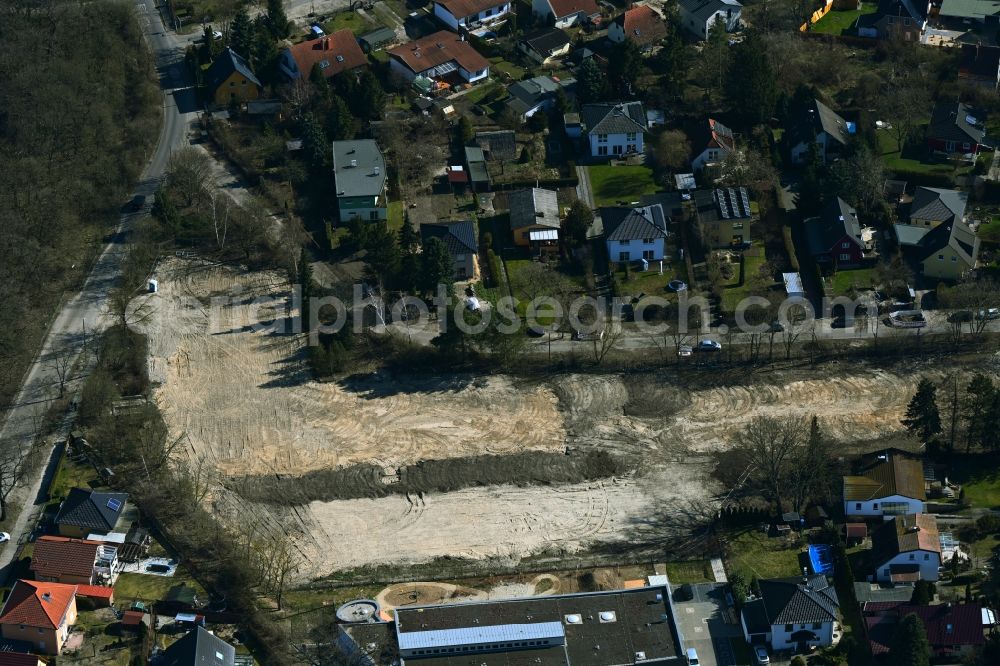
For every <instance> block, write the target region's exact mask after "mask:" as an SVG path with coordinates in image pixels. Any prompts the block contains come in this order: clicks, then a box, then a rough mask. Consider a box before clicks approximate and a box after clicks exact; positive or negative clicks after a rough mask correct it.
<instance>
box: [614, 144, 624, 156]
mask: <svg viewBox="0 0 1000 666" xmlns="http://www.w3.org/2000/svg"><path fill="white" fill-rule="evenodd" d="M623 150H624V149H623V148H622V146H620V145H619V146H614V153H615V155H621V154H622V151H623Z"/></svg>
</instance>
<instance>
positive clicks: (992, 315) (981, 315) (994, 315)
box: [976, 308, 1000, 321]
mask: <svg viewBox="0 0 1000 666" xmlns="http://www.w3.org/2000/svg"><path fill="white" fill-rule="evenodd" d="M976 319H985V320H986V321H993V320H994V319H1000V308H990V309H988V310H980V311H979V312H977V313H976Z"/></svg>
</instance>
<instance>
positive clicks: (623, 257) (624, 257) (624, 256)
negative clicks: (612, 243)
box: [618, 252, 629, 261]
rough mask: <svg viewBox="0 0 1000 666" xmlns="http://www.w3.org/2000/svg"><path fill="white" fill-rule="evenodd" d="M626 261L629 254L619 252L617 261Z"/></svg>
mask: <svg viewBox="0 0 1000 666" xmlns="http://www.w3.org/2000/svg"><path fill="white" fill-rule="evenodd" d="M628 260H629V253H628V252H619V253H618V261H628Z"/></svg>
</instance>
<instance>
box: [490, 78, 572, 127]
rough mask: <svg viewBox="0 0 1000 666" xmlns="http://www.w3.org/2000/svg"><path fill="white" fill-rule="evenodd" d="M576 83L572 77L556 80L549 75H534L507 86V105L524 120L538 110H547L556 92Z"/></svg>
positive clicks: (550, 106)
mask: <svg viewBox="0 0 1000 666" xmlns="http://www.w3.org/2000/svg"><path fill="white" fill-rule="evenodd" d="M574 85H576V81H575V80H573V79H567V80H565V81H557V80H556V79H553V78H552V77H550V76H536V77H534V78H532V79H527V80H525V81H518V82H517V83H515V84H514V85H512V86H510V87H509V88H507V92H508V93H509V94H510V98H509V99H508V100H507V106H508V107H509V108H510V109H511V110H513V111H514V113H516V114H517V117H518V118H520V119H521V121H522V122H523V121H525V120H527V119H528V118H530V117H531V116H533V115H535V114H536V113H538V112H539V111H548V110H549V109H551V108H552V105H553V103H554V102H555V100H556V92H557V91H558V90H559V89H560V88H561V89H563V90H564V91H565V90H567V89H569V88H571V87H573V86H574Z"/></svg>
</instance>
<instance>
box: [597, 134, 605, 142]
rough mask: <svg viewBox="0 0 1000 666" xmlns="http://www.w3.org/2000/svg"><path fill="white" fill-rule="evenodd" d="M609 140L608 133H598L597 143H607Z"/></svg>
mask: <svg viewBox="0 0 1000 666" xmlns="http://www.w3.org/2000/svg"><path fill="white" fill-rule="evenodd" d="M607 142H608V135H607V134H598V135H597V143H607Z"/></svg>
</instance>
